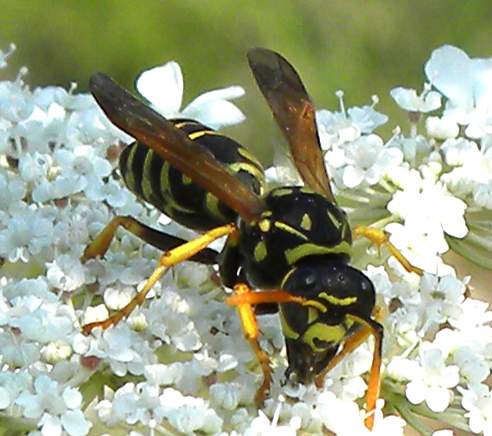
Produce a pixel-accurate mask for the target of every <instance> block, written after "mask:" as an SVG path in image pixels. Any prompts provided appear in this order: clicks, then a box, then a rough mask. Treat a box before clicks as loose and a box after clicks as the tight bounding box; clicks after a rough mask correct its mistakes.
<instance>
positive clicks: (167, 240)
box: [81, 216, 218, 265]
mask: <svg viewBox="0 0 492 436" xmlns="http://www.w3.org/2000/svg"><path fill="white" fill-rule="evenodd" d="M119 226H122V227H124V228H125V229H126V230H128V231H129V232H130V233H133V234H134V235H135V236H138V237H139V238H140V239H142V240H143V241H145V242H147V243H148V244H150V245H153V246H154V247H156V248H159V249H160V250H170V249H172V248H175V247H178V246H179V245H182V244H185V243H186V242H188V241H186V240H184V239H181V238H178V237H176V236H172V235H168V234H167V233H164V232H160V231H159V230H155V229H153V228H151V227H149V226H146V225H145V224H143V223H141V222H140V221H138V220H136V219H135V218H132V217H130V216H115V217H114V218H113V219H112V220H111V221H110V222H109V223H108V224H107V225H106V227H104V229H103V230H102V231H101V232H100V233H99V234H98V235H97V236H96V239H94V241H92V242H91V243H90V244H89V245H88V246H87V247H86V249H85V250H84V254H83V255H82V257H81V260H82V262H86V261H87V260H89V259H93V258H95V257H97V256H104V254H105V253H106V251H107V250H108V248H109V246H110V244H111V241H112V240H113V238H114V235H115V234H116V230H117V229H118V227H119ZM217 255H218V253H217V252H216V251H215V250H211V249H204V250H203V251H201V252H200V253H199V254H197V255H196V256H194V257H193V258H192V259H190V260H194V261H196V262H201V263H205V264H208V265H210V264H214V263H217Z"/></svg>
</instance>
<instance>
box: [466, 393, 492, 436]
mask: <svg viewBox="0 0 492 436" xmlns="http://www.w3.org/2000/svg"><path fill="white" fill-rule="evenodd" d="M458 390H459V391H460V392H461V394H462V395H463V399H462V404H463V407H464V408H465V409H466V410H468V412H467V413H466V414H465V416H466V417H467V418H468V419H469V425H470V430H471V431H472V432H473V433H483V434H484V435H486V436H489V435H491V434H492V392H491V391H490V389H489V388H488V387H487V386H486V385H483V384H480V385H476V386H474V387H472V388H470V389H464V388H461V387H458Z"/></svg>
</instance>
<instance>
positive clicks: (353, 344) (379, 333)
mask: <svg viewBox="0 0 492 436" xmlns="http://www.w3.org/2000/svg"><path fill="white" fill-rule="evenodd" d="M347 317H348V318H350V319H352V320H353V321H355V322H357V323H359V324H361V325H362V327H361V330H359V331H358V332H356V333H354V334H353V335H352V336H350V337H349V338H348V339H347V340H346V341H345V342H344V343H343V347H342V349H341V350H340V351H339V352H338V353H337V355H336V356H335V357H334V358H333V359H332V360H331V361H330V363H329V364H328V365H327V366H326V368H325V369H323V371H322V372H320V373H319V374H318V375H317V376H316V378H315V384H316V386H318V387H321V386H322V385H323V379H324V377H325V376H326V374H327V373H328V372H329V371H330V370H331V369H333V368H334V367H335V366H336V365H338V364H339V363H340V361H341V360H342V359H343V358H344V357H345V356H346V355H347V354H349V353H351V352H352V351H353V350H355V349H356V348H357V347H359V346H360V345H361V344H362V343H364V342H365V340H366V339H367V337H368V336H369V335H371V334H372V335H373V336H374V339H375V341H374V352H373V357H372V364H371V370H370V372H369V382H368V384H367V393H366V412H367V417H366V419H365V420H364V424H365V425H366V427H367V428H368V429H369V430H372V428H373V426H374V410H375V408H376V401H377V399H378V398H379V391H380V386H381V360H382V345H383V326H382V325H381V324H379V323H378V322H377V321H374V320H373V319H370V318H369V319H364V318H360V317H358V316H355V315H350V314H349V315H347Z"/></svg>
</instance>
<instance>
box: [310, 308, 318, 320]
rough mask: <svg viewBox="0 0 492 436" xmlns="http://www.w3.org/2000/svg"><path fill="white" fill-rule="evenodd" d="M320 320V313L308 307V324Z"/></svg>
mask: <svg viewBox="0 0 492 436" xmlns="http://www.w3.org/2000/svg"><path fill="white" fill-rule="evenodd" d="M318 318H319V311H318V310H316V309H315V308H314V307H308V324H312V323H313V322H315V321H316V320H317V319H318Z"/></svg>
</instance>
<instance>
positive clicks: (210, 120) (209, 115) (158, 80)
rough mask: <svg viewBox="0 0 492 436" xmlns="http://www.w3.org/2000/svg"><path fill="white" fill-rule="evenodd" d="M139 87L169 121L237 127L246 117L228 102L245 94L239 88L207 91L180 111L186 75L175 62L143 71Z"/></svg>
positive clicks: (138, 82) (138, 81)
mask: <svg viewBox="0 0 492 436" xmlns="http://www.w3.org/2000/svg"><path fill="white" fill-rule="evenodd" d="M136 86H137V90H138V92H139V93H140V94H142V96H144V97H145V98H146V99H147V100H149V101H150V102H151V103H152V105H153V106H154V108H155V109H156V110H157V111H159V112H160V113H161V114H163V115H164V116H166V117H168V118H173V117H179V116H181V117H185V118H193V119H196V120H199V121H201V122H202V123H204V124H205V125H207V126H210V127H212V128H218V127H220V126H225V125H230V124H237V123H240V122H241V121H243V120H244V118H245V117H244V115H243V113H242V112H241V111H240V110H239V109H238V108H237V107H236V106H234V105H233V104H232V103H231V102H229V101H228V100H232V99H234V98H237V97H241V96H242V95H244V90H243V88H241V87H240V86H231V87H229V88H222V89H217V90H214V91H209V92H206V93H205V94H202V95H200V96H198V97H197V98H195V100H193V101H192V102H191V103H190V104H189V105H188V106H186V107H185V108H184V109H182V110H181V109H180V108H181V101H182V98H183V75H182V73H181V68H180V66H179V65H178V64H177V63H176V62H173V61H171V62H168V63H166V64H164V65H161V66H159V67H155V68H151V69H150V70H147V71H144V72H143V73H142V74H141V75H140V76H139V77H138V79H137V81H136Z"/></svg>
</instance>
